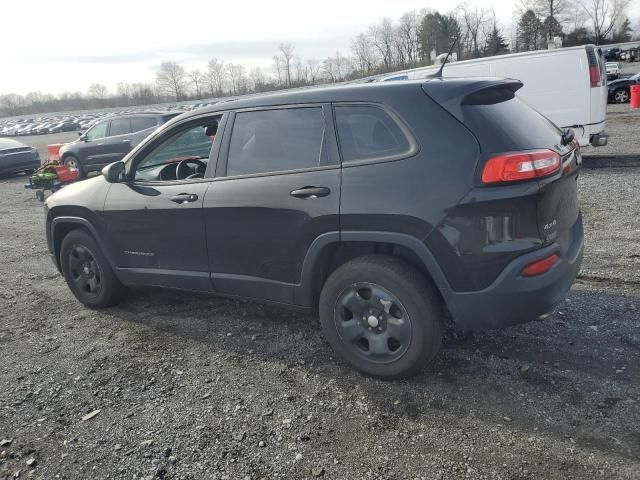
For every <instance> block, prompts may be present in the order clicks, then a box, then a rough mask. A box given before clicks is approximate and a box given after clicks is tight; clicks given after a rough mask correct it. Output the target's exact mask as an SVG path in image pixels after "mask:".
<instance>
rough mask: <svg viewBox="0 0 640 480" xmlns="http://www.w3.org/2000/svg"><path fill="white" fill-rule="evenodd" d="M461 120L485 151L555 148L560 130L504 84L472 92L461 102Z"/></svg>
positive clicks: (559, 137) (498, 151) (560, 133)
mask: <svg viewBox="0 0 640 480" xmlns="http://www.w3.org/2000/svg"><path fill="white" fill-rule="evenodd" d="M462 112H463V115H464V124H465V125H466V126H467V127H468V128H469V130H471V131H472V132H473V133H474V134H475V136H476V137H477V138H478V141H479V142H480V145H481V146H482V149H483V150H484V151H485V152H487V153H500V152H511V151H518V150H533V149H538V148H554V147H555V146H556V145H557V144H558V143H559V142H560V139H561V135H562V131H561V130H560V129H559V128H558V127H556V126H555V125H554V124H553V123H552V122H551V121H550V120H549V119H547V118H546V117H544V116H543V115H541V114H540V113H538V112H537V111H536V110H534V109H533V108H531V107H530V106H529V105H527V104H526V103H525V102H524V101H523V100H521V99H520V98H519V97H517V96H516V95H515V94H514V93H513V91H511V90H509V89H505V88H501V89H489V90H485V91H483V92H479V93H477V94H474V95H472V96H470V97H467V99H466V100H465V101H464V102H463V104H462Z"/></svg>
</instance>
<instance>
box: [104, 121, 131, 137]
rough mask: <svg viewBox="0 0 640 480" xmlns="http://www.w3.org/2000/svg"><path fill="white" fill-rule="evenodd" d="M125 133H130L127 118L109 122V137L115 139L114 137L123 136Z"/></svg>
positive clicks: (129, 123)
mask: <svg viewBox="0 0 640 480" xmlns="http://www.w3.org/2000/svg"><path fill="white" fill-rule="evenodd" d="M127 133H131V121H130V120H129V119H128V118H116V119H115V120H111V129H110V130H109V136H111V137H115V136H116V135H125V134H127Z"/></svg>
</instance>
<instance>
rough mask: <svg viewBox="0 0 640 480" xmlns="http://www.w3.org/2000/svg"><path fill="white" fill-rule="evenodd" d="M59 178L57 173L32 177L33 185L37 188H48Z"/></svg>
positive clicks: (39, 174)
mask: <svg viewBox="0 0 640 480" xmlns="http://www.w3.org/2000/svg"><path fill="white" fill-rule="evenodd" d="M57 178H58V176H57V175H56V174H55V173H36V174H35V175H31V184H32V185H33V186H34V187H35V188H42V187H48V186H50V185H52V184H53V182H54V181H55V180H56V179H57Z"/></svg>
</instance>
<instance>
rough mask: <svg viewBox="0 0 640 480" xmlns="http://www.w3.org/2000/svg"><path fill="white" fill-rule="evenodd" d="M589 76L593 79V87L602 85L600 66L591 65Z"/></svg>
mask: <svg viewBox="0 0 640 480" xmlns="http://www.w3.org/2000/svg"><path fill="white" fill-rule="evenodd" d="M589 78H590V79H591V88H593V87H600V86H602V81H601V78H602V77H601V76H600V67H599V66H598V65H589Z"/></svg>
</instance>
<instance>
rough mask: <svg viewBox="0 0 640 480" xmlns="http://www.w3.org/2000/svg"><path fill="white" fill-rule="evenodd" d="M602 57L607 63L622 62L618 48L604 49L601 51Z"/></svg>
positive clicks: (620, 51)
mask: <svg viewBox="0 0 640 480" xmlns="http://www.w3.org/2000/svg"><path fill="white" fill-rule="evenodd" d="M602 55H603V56H604V59H605V60H606V61H607V62H617V61H619V60H622V58H621V55H622V50H621V49H620V48H617V47H615V48H605V49H603V50H602Z"/></svg>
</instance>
